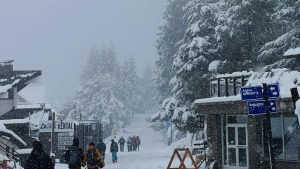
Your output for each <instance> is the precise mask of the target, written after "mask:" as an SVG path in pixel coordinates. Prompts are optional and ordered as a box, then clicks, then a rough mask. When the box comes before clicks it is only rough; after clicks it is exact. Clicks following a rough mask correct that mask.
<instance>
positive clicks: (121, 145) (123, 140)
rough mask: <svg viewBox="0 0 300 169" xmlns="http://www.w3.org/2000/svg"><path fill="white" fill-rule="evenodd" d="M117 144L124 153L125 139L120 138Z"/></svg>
mask: <svg viewBox="0 0 300 169" xmlns="http://www.w3.org/2000/svg"><path fill="white" fill-rule="evenodd" d="M118 143H119V144H120V151H121V152H124V144H125V139H124V138H123V136H121V138H120V139H119V141H118Z"/></svg>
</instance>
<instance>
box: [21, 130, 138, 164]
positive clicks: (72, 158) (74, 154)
mask: <svg viewBox="0 0 300 169" xmlns="http://www.w3.org/2000/svg"><path fill="white" fill-rule="evenodd" d="M125 142H126V144H127V148H128V152H130V151H139V146H140V145H141V139H140V138H139V136H135V135H134V136H129V137H128V138H127V140H126V141H125V139H124V138H123V136H122V137H121V138H120V139H119V140H118V142H115V140H114V139H112V140H111V144H110V152H111V153H112V162H113V163H116V162H118V156H117V152H118V151H119V148H118V144H120V151H121V152H124V145H125ZM105 151H106V144H105V143H104V142H103V140H100V142H99V143H98V144H95V143H94V142H90V143H89V144H88V147H87V150H86V152H84V150H83V149H82V148H81V147H79V139H78V138H74V139H73V144H72V146H70V147H69V149H68V150H67V151H66V152H65V154H64V157H65V161H66V162H67V164H68V166H69V169H80V168H81V166H83V167H85V166H86V167H87V168H88V169H99V168H103V167H104V166H105V162H104V159H105ZM54 164H55V161H53V159H51V158H50V156H49V154H47V153H46V152H45V151H44V150H43V145H42V143H41V142H40V141H34V142H33V150H32V151H31V154H30V156H29V158H28V160H27V161H26V164H25V169H54Z"/></svg>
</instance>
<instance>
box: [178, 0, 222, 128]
mask: <svg viewBox="0 0 300 169" xmlns="http://www.w3.org/2000/svg"><path fill="white" fill-rule="evenodd" d="M217 3H218V1H210V0H207V1H205V0H204V1H203V0H194V1H191V2H190V3H189V4H188V5H187V8H186V14H187V15H188V16H189V27H188V29H187V31H186V33H185V36H184V40H183V45H182V46H181V47H180V49H179V51H178V52H177V54H176V58H175V60H174V64H173V68H174V69H175V70H176V75H175V77H174V78H173V83H174V84H175V86H174V88H173V92H174V96H175V98H176V108H175V110H174V114H173V122H174V123H175V125H176V127H178V128H179V129H180V130H183V131H190V132H193V131H194V127H193V126H191V125H189V124H190V122H188V121H190V120H191V119H194V118H190V116H194V115H195V113H194V107H193V102H194V101H195V100H196V99H199V98H205V97H208V96H209V76H208V74H209V72H208V65H209V63H210V62H211V61H212V60H213V59H214V52H215V49H214V48H215V46H214V45H213V44H214V43H213V42H214V33H215V26H216V20H215V18H216V16H215V14H216V12H217V11H218V7H219V5H218V4H217Z"/></svg>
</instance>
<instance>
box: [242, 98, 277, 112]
mask: <svg viewBox="0 0 300 169" xmlns="http://www.w3.org/2000/svg"><path fill="white" fill-rule="evenodd" d="M269 112H270V113H276V101H275V100H269ZM248 114H249V115H260V114H266V105H265V101H264V100H254V101H248Z"/></svg>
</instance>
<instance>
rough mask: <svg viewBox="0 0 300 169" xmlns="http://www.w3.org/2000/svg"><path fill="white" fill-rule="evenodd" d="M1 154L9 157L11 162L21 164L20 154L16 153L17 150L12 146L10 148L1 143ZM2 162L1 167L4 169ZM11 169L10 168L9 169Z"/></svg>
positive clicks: (0, 162)
mask: <svg viewBox="0 0 300 169" xmlns="http://www.w3.org/2000/svg"><path fill="white" fill-rule="evenodd" d="M0 154H2V155H4V156H6V157H8V159H9V160H12V161H15V162H17V163H19V161H20V160H19V154H18V153H17V152H16V150H15V149H14V148H12V147H10V146H8V145H7V144H5V143H3V142H2V141H0ZM2 162H3V161H1V160H0V167H1V168H2ZM8 168H9V169H10V167H8Z"/></svg>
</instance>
